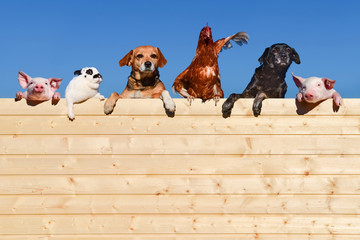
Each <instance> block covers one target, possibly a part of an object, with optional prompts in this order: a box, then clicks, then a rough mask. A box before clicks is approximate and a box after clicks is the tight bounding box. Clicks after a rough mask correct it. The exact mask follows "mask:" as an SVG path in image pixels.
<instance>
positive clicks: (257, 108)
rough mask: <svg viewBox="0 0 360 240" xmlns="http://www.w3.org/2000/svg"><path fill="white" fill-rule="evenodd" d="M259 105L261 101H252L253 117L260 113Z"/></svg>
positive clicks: (260, 105)
mask: <svg viewBox="0 0 360 240" xmlns="http://www.w3.org/2000/svg"><path fill="white" fill-rule="evenodd" d="M261 107H262V103H261V102H259V103H256V102H255V103H254V105H253V109H252V110H253V114H254V116H255V117H258V116H259V115H260V113H261Z"/></svg>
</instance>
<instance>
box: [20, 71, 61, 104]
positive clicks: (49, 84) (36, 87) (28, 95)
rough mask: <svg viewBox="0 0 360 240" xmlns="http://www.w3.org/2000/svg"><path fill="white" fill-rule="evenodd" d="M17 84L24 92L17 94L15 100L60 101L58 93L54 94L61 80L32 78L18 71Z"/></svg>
mask: <svg viewBox="0 0 360 240" xmlns="http://www.w3.org/2000/svg"><path fill="white" fill-rule="evenodd" d="M18 80H19V84H20V86H21V87H22V88H24V89H26V91H25V92H17V93H16V100H21V99H22V98H24V99H26V100H29V101H39V102H40V101H47V100H50V99H53V100H56V101H57V100H60V93H58V92H55V91H56V90H57V89H58V88H59V87H60V84H61V81H62V79H61V78H48V79H46V78H41V77H35V78H32V77H30V76H29V75H27V74H26V73H24V72H22V71H19V74H18Z"/></svg>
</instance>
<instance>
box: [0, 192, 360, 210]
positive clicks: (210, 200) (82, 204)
mask: <svg viewBox="0 0 360 240" xmlns="http://www.w3.org/2000/svg"><path fill="white" fill-rule="evenodd" d="M195 213H197V214H199V213H201V214H209V213H213V214H221V213H224V214H268V215H272V214H307V215H326V214H328V215H329V214H330V215H346V214H351V215H352V214H360V196H356V195H337V196H336V195H333V196H329V195H296V196H286V195H279V196H273V195H244V196H241V195H158V196H154V195H78V196H73V195H47V196H38V195H36V196H32V195H20V196H19V195H11V196H4V195H3V196H1V197H0V215H4V214H8V215H14V214H20V215H25V214H40V215H41V214H48V215H50V214H51V215H56V214H58V215H59V214H64V215H66V214H93V215H94V214H195Z"/></svg>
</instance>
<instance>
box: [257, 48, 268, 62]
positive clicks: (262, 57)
mask: <svg viewBox="0 0 360 240" xmlns="http://www.w3.org/2000/svg"><path fill="white" fill-rule="evenodd" d="M269 50H270V48H266V49H265V51H264V53H263V54H262V55H261V57H260V58H259V62H260V64H263V63H264V62H265V59H266V58H267V56H268V55H269Z"/></svg>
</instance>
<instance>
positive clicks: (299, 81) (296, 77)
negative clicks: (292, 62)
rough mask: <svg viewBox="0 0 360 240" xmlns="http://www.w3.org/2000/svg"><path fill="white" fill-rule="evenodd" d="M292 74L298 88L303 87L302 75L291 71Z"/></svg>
mask: <svg viewBox="0 0 360 240" xmlns="http://www.w3.org/2000/svg"><path fill="white" fill-rule="evenodd" d="M291 74H292V77H293V80H294V82H295V85H296V86H297V87H298V88H301V87H302V85H303V82H304V79H303V78H302V77H298V76H295V75H294V74H293V73H291Z"/></svg>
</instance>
